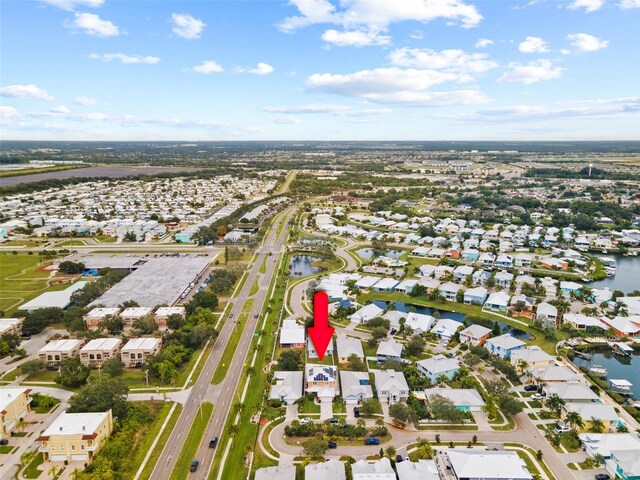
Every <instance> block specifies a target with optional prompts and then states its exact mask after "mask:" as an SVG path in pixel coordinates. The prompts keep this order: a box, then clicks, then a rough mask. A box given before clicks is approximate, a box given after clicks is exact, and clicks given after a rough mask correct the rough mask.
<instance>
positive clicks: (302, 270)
mask: <svg viewBox="0 0 640 480" xmlns="http://www.w3.org/2000/svg"><path fill="white" fill-rule="evenodd" d="M320 261H322V258H320V257H313V256H311V255H294V256H292V257H291V261H290V262H289V273H290V274H291V276H292V277H296V278H301V277H307V276H309V275H313V274H314V273H318V272H319V271H320V267H314V266H313V265H312V263H314V262H320Z"/></svg>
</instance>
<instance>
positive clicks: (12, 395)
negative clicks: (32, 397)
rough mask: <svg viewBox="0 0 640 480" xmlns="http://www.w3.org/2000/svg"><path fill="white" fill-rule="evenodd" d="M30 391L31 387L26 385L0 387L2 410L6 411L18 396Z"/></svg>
mask: <svg viewBox="0 0 640 480" xmlns="http://www.w3.org/2000/svg"><path fill="white" fill-rule="evenodd" d="M30 391H31V389H30V388H24V387H0V412H2V411H4V409H5V408H7V406H9V404H10V403H11V402H13V401H14V400H15V399H16V398H18V396H20V395H21V394H23V393H27V392H30Z"/></svg>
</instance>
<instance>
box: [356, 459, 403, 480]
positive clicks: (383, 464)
mask: <svg viewBox="0 0 640 480" xmlns="http://www.w3.org/2000/svg"><path fill="white" fill-rule="evenodd" d="M351 472H352V478H353V480H396V472H395V471H394V470H393V467H392V466H391V460H389V459H388V458H387V457H383V458H381V459H380V460H377V461H375V462H373V463H367V462H365V461H364V460H358V461H357V462H356V463H354V464H353V465H351Z"/></svg>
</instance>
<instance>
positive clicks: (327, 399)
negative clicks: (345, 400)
mask: <svg viewBox="0 0 640 480" xmlns="http://www.w3.org/2000/svg"><path fill="white" fill-rule="evenodd" d="M305 378H306V380H305V391H306V392H308V393H315V394H316V396H317V397H318V399H319V400H320V402H321V403H331V402H333V399H334V397H335V396H336V395H338V394H339V393H340V387H339V385H338V369H337V368H336V367H335V365H315V364H312V363H308V364H307V365H306V367H305Z"/></svg>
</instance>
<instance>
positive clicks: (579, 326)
mask: <svg viewBox="0 0 640 480" xmlns="http://www.w3.org/2000/svg"><path fill="white" fill-rule="evenodd" d="M562 323H567V324H569V325H571V326H572V327H573V328H575V329H576V330H586V329H587V328H597V329H600V330H606V329H607V328H608V327H606V326H605V325H604V324H603V323H602V322H601V321H600V319H599V318H596V317H589V316H587V315H584V314H582V313H571V312H568V313H565V314H564V315H563V316H562Z"/></svg>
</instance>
